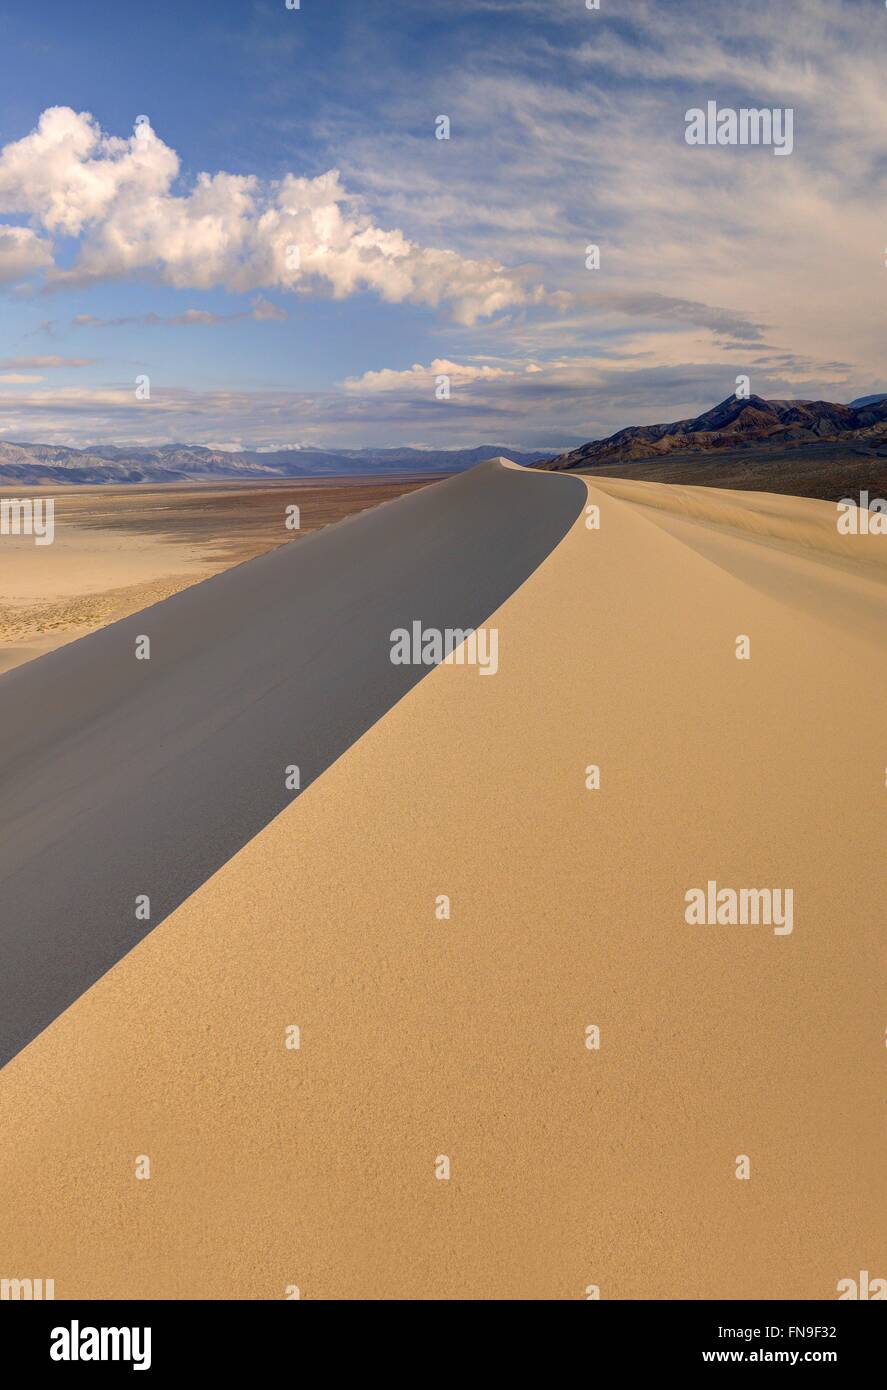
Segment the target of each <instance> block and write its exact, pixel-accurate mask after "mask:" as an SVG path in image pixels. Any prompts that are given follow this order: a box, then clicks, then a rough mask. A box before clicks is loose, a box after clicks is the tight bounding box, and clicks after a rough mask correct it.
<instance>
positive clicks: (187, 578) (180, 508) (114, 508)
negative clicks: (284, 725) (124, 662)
mask: <svg viewBox="0 0 887 1390" xmlns="http://www.w3.org/2000/svg"><path fill="white" fill-rule="evenodd" d="M427 481H428V480H427V479H421V480H419V479H412V478H406V477H404V478H393V479H372V480H366V479H346V478H342V479H324V480H323V481H322V482H314V481H304V480H287V481H285V482H275V483H270V484H266V485H257V484H255V483H249V484H244V483H216V484H209V483H202V484H199V483H195V484H186V483H182V484H179V483H174V484H170V483H167V484H159V485H158V484H129V485H126V486H112V487H106V486H94V487H93V486H84V487H57V488H46V487H41V488H33V487H32V488H18V489H15V490H14V491H15V496H16V497H17V498H32V499H44V500H45V499H47V498H52V499H53V502H54V505H55V538H54V540H53V543H52V544H51V545H36V544H35V543H34V540H33V539H32V538H31V537H30V536H23V535H20V536H16V535H4V536H0V672H2V671H7V670H10V669H11V668H12V667H14V666H19V665H21V664H22V663H23V662H25V661H30V660H31V659H32V658H34V657H37V656H42V655H43V653H44V652H48V651H52V650H54V649H55V648H56V647H59V646H63V645H64V644H65V643H66V642H71V641H73V640H74V639H75V638H77V637H83V636H85V635H86V634H87V633H89V632H94V631H95V630H96V629H97V628H100V627H104V626H106V625H107V624H108V623H113V622H116V621H117V620H118V619H120V618H125V617H127V616H128V615H129V614H130V613H138V612H140V611H141V610H142V609H143V608H146V607H148V606H149V605H150V604H153V603H158V602H159V601H160V600H161V599H164V598H168V597H169V596H170V595H171V594H176V593H179V592H180V590H182V589H186V588H188V586H189V585H191V584H194V583H196V582H197V581H198V580H201V579H206V578H208V577H209V576H210V575H212V574H218V573H219V572H220V571H222V570H225V569H228V568H229V567H230V566H231V565H236V564H240V563H241V562H242V561H244V560H251V559H253V558H254V557H255V556H256V555H262V554H264V553H265V552H266V551H268V550H272V549H274V547H275V546H278V545H282V544H285V543H286V542H288V541H291V540H293V539H298V538H299V536H300V535H306V534H308V533H310V532H311V531H316V530H318V529H320V528H321V527H323V526H327V525H329V524H330V523H332V522H336V521H340V520H342V518H343V517H345V516H350V515H352V514H353V513H355V512H359V511H363V510H365V509H366V508H368V507H373V506H376V505H377V504H378V503H380V502H385V501H389V500H390V499H392V498H394V497H398V496H400V495H401V494H402V493H404V492H410V491H413V490H414V489H415V488H417V487H423V486H426V485H427ZM291 503H295V504H296V505H297V506H298V507H299V511H300V516H299V521H300V529H299V531H298V532H295V531H292V530H288V529H287V526H286V509H287V506H288V505H290V504H291Z"/></svg>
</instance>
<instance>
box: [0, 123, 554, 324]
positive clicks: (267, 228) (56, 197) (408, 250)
mask: <svg viewBox="0 0 887 1390" xmlns="http://www.w3.org/2000/svg"><path fill="white" fill-rule="evenodd" d="M178 174H179V159H178V156H177V155H176V153H175V151H174V150H172V149H170V148H169V146H168V145H166V144H164V142H163V140H162V139H160V137H159V136H158V135H157V134H155V133H154V132H153V131H152V130H151V128H150V126H144V127H142V129H141V130H140V131H139V132H136V131H135V130H134V131H133V134H132V135H131V136H129V137H128V138H125V139H124V138H120V137H116V136H109V135H106V134H105V133H104V132H103V131H102V130H101V128H100V127H99V125H98V123H97V122H96V121H95V119H94V118H93V117H92V116H91V115H90V114H89V113H87V112H79V113H78V112H75V111H73V110H72V109H71V108H70V107H64V106H57V107H51V108H50V109H48V110H46V111H44V112H43V115H42V116H41V117H40V120H39V123H38V125H37V128H36V129H35V130H33V131H31V133H30V134H29V135H26V136H25V137H24V138H23V139H21V140H16V141H13V142H11V143H10V144H7V145H6V146H4V147H3V149H2V151H0V214H3V213H6V214H14V215H17V216H27V217H28V218H29V219H30V220H31V223H32V225H33V226H34V227H36V228H37V229H39V230H40V231H42V232H44V233H48V234H49V235H50V236H53V235H65V236H69V237H76V238H78V241H79V249H78V253H77V255H76V258H75V260H74V264H73V265H72V266H71V267H70V268H69V269H65V270H61V269H57V270H55V271H54V272H53V273H52V275H51V277H50V278H51V280H52V281H53V282H54V283H55V284H64V283H69V284H75V285H76V284H84V283H89V282H92V281H97V280H105V279H122V278H130V277H145V276H153V277H156V278H157V279H158V280H160V281H162V282H164V283H166V284H169V285H173V286H175V287H176V288H178V289H210V288H212V287H215V286H223V287H225V288H227V289H229V290H231V291H234V292H245V291H250V290H259V289H269V288H272V289H278V290H289V291H296V292H311V291H317V290H322V291H325V292H327V293H331V294H332V295H333V296H334V297H336V298H339V299H341V298H345V297H346V296H348V295H351V294H355V293H358V292H361V291H366V290H370V291H374V292H375V293H376V294H378V295H379V296H380V297H381V298H382V299H384V300H386V301H388V302H390V303H396V304H399V303H413V304H425V305H430V306H432V307H434V308H438V307H441V308H442V307H446V308H447V309H448V311H449V314H450V315H451V317H452V318H454V319H455V320H456V321H457V322H459V323H462V324H473V323H475V322H476V321H477V320H478V319H481V318H489V317H490V316H491V315H494V314H496V313H498V312H500V311H501V310H503V309H507V308H513V307H515V306H522V305H527V304H531V303H539V302H541V301H542V300H543V299H544V297H545V296H544V291H543V289H542V288H541V287H540V286H538V285H537V286H533V285H531V284H529V283H528V282H527V280H526V277H525V276H524V275H523V274H521V273H520V272H516V271H510V270H507V269H505V268H504V267H503V266H502V265H500V264H499V263H498V261H496V260H494V259H492V258H483V259H477V260H472V259H466V258H465V257H463V256H460V255H458V254H457V253H456V252H454V251H452V250H448V249H439V248H435V247H429V246H421V245H418V244H416V243H415V242H413V241H411V240H410V239H409V238H408V237H406V236H405V235H404V233H403V232H401V231H399V230H397V229H396V228H394V229H386V228H383V227H380V226H377V225H376V224H375V223H374V222H373V221H372V219H371V218H370V217H369V216H367V215H366V214H365V213H364V212H363V211H362V210H361V209H360V207H359V206H358V204H357V201H356V199H355V198H354V197H353V196H352V195H350V194H349V193H348V191H347V190H346V189H345V188H344V187H343V185H342V182H341V178H340V175H339V172H338V170H335V169H331V170H329V171H328V172H327V173H325V174H321V175H320V176H319V177H317V178H298V177H296V176H295V175H293V174H287V175H286V177H285V178H283V179H280V180H276V181H271V182H266V181H262V180H260V179H258V178H256V177H255V176H253V175H240V174H227V173H215V174H209V173H201V174H199V175H198V176H197V179H196V180H195V182H194V183H193V186H192V187H191V188H190V189H188V190H187V191H185V192H182V193H178V192H174V191H173V190H174V184H175V181H176V179H177V177H178ZM0 231H2V232H4V233H6V235H7V237H8V236H10V234H14V235H13V242H14V243H17V245H18V259H17V261H16V262H15V264H16V266H17V268H16V269H15V271H14V272H13V273H14V274H15V275H21V274H23V273H25V272H26V271H27V270H34V269H39V268H42V267H43V266H45V265H46V264H47V263H48V260H49V252H48V248H47V244H46V242H45V241H43V240H41V239H40V238H39V236H38V235H37V233H36V232H35V231H34V230H31V229H21V228H0ZM7 256H8V252H7ZM13 259H14V258H13ZM2 265H3V243H2V242H0V274H2V273H3V271H2ZM6 278H9V276H7V277H6Z"/></svg>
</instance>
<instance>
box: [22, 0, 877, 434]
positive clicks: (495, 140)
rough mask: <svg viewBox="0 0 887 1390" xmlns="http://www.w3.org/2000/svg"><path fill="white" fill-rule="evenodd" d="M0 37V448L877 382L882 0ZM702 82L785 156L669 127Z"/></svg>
mask: <svg viewBox="0 0 887 1390" xmlns="http://www.w3.org/2000/svg"><path fill="white" fill-rule="evenodd" d="M0 49H2V52H3V55H4V82H3V84H2V87H0V439H14V440H39V441H48V442H57V443H68V444H77V445H87V444H89V443H93V442H99V441H101V442H113V443H120V444H125V443H128V442H133V443H135V442H145V443H162V442H168V441H172V440H190V441H194V442H203V443H212V444H216V445H221V446H223V447H237V446H238V445H243V446H255V447H274V446H280V445H284V444H306V445H336V444H339V445H348V446H352V447H353V446H358V445H361V444H373V445H385V444H419V445H434V446H436V447H446V446H447V445H451V446H453V447H462V446H464V445H469V444H474V443H480V442H497V443H505V444H511V445H513V446H515V447H517V446H524V447H538V448H548V447H552V448H554V447H559V446H567V445H570V444H574V443H578V442H581V441H583V440H585V439H588V438H591V437H596V436H598V435H601V434H605V433H608V432H610V431H612V430H614V429H617V428H620V427H622V426H623V425H626V424H632V423H645V422H650V421H655V420H660V419H671V418H677V417H679V416H682V415H687V414H692V413H695V412H696V411H698V410H701V409H704V408H706V407H708V406H710V405H711V404H713V403H714V402H715V401H716V400H719V399H722V398H723V397H724V396H726V395H728V394H730V393H731V391H732V390H733V389H734V388H735V380H736V376H737V375H738V374H739V373H747V374H748V375H749V376H750V377H751V384H752V389H753V390H755V391H757V392H758V393H759V394H762V395H770V396H800V397H811V396H813V397H816V396H825V397H827V398H829V399H838V400H847V399H851V398H852V397H853V396H855V395H859V394H863V393H865V392H868V391H874V390H879V389H885V387H887V380H885V373H884V368H883V363H882V357H883V322H884V308H885V298H884V297H885V294H887V266H885V261H887V221H885V217H884V203H885V199H884V192H885V174H887V158H885V142H884V135H883V133H884V131H885V129H887V97H885V87H887V84H885V83H884V80H883V72H884V69H885V61H884V60H885V58H887V8H885V7H884V6H883V5H881V4H880V3H878V2H877V0H782V3H781V4H780V5H779V7H778V11H777V7H774V6H773V5H772V4H769V3H768V4H764V3H755V0H747V2H746V3H744V4H741V5H740V4H735V3H729V2H728V0H707V2H706V3H704V4H703V3H697V0H656V2H655V3H654V2H653V0H649V2H648V0H601V3H600V9H599V10H598V11H593V10H588V9H587V8H586V6H585V4H584V0H544V3H543V0H513V3H508V2H507V0H502V3H499V0H445V2H444V3H434V4H431V3H427V0H426V3H419V2H418V0H373V3H367V2H366V0H302V4H301V7H300V9H299V10H288V9H287V8H286V5H285V0H262V2H261V3H254V4H252V3H249V0H241V3H230V0H217V2H216V3H212V4H210V3H206V0H203V2H202V3H194V0H180V2H179V3H175V4H173V3H164V0H160V3H157V4H154V5H151V6H147V7H136V8H132V7H126V6H121V5H119V4H118V3H110V2H108V3H106V2H105V0H93V2H92V3H90V0H85V2H84V3H80V4H78V5H77V6H71V5H69V4H62V3H56V0H50V3H45V4H43V5H41V6H39V7H35V6H34V5H33V3H25V2H24V0H4V6H3V13H2V17H0ZM710 99H714V100H716V101H717V102H718V103H719V104H720V106H722V107H723V106H731V107H735V108H739V107H742V106H755V107H759V108H760V107H771V108H772V107H786V106H790V107H791V108H792V109H793V110H794V112H795V147H794V150H793V152H792V154H791V156H790V157H788V158H775V157H774V155H773V152H772V150H768V149H764V148H754V149H752V148H724V147H717V148H692V147H690V146H688V145H687V144H686V142H685V140H684V132H685V125H686V123H685V114H686V111H687V110H688V109H689V108H690V107H694V106H703V105H704V104H705V102H706V101H707V100H710ZM442 114H445V115H447V116H448V117H449V119H450V122H451V131H450V137H451V138H450V139H449V140H447V141H443V140H437V139H436V138H435V121H436V118H437V117H438V116H439V115H442ZM142 115H144V116H147V117H148V122H149V128H148V130H147V134H146V136H145V138H143V139H141V140H139V139H138V137H137V136H136V134H135V132H134V125H135V122H136V120H137V117H139V116H142ZM590 243H594V244H597V245H599V246H600V249H601V265H600V269H599V270H590V269H588V268H586V247H587V245H588V244H590ZM294 246H295V247H296V248H297V253H298V265H297V266H295V267H294V266H293V265H292V263H291V248H292V247H294ZM288 256H289V257H290V260H288V259H287V257H288ZM142 375H145V376H148V377H149V379H150V386H151V396H150V400H147V401H138V400H136V397H135V379H136V377H137V376H142ZM442 377H446V378H448V381H449V385H450V395H449V399H447V400H440V399H438V397H437V394H436V387H437V385H438V382H439V380H440V378H442Z"/></svg>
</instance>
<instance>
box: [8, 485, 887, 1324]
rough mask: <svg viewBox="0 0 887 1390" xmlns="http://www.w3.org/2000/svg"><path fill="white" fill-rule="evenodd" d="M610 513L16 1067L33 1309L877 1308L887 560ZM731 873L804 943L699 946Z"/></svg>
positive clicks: (687, 504)
mask: <svg viewBox="0 0 887 1390" xmlns="http://www.w3.org/2000/svg"><path fill="white" fill-rule="evenodd" d="M551 486H552V487H557V486H559V480H558V479H557V477H553V478H552V479H551ZM588 488H589V504H590V505H593V506H597V507H599V508H600V529H599V530H595V529H588V528H587V526H586V519H585V518H584V517H582V516H580V518H579V520H578V521H577V522H576V524H575V525H574V527H573V528H572V530H570V531H569V532H568V534H567V535H566V537H565V539H564V540H563V541H562V542H561V544H560V545H559V546H558V547H557V548H556V549H555V550H554V551H553V552H552V553H551V554H550V556H549V557H548V559H547V560H546V561H545V562H544V563H543V564H542V566H541V568H539V569H538V570H537V571H536V572H535V574H533V575H532V576H531V578H530V579H529V580H528V581H527V582H526V583H525V584H524V585H523V586H522V587H521V588H520V589H518V590H517V592H516V593H515V594H513V595H512V597H511V598H510V599H509V600H508V601H507V602H506V603H505V604H504V605H503V607H502V608H501V609H500V610H499V611H498V613H496V614H495V615H494V616H493V617H492V618H491V619H490V622H489V623H488V624H487V626H489V627H496V628H497V629H498V632H499V671H498V674H497V675H495V676H494V677H484V676H481V675H480V673H479V671H478V670H477V669H476V668H474V667H472V666H469V665H465V666H460V665H442V666H439V667H437V668H436V669H434V670H433V671H432V672H431V673H430V674H429V675H428V676H427V677H426V678H425V679H424V680H423V681H422V682H421V683H420V684H419V685H417V686H416V687H415V688H414V689H413V690H412V691H411V692H410V693H409V694H408V695H406V696H405V698H404V699H403V700H401V701H400V703H399V704H398V705H396V706H395V707H394V708H393V709H392V710H391V711H390V712H389V713H388V714H386V715H385V716H384V717H383V718H382V719H381V720H379V722H378V723H376V724H375V725H374V726H373V727H372V728H371V729H370V730H369V731H368V732H367V733H366V734H365V735H364V736H363V737H362V738H360V739H359V741H358V742H357V743H355V744H354V745H353V746H352V747H351V748H350V749H349V751H348V752H346V753H345V754H344V755H343V756H342V757H341V758H340V759H339V760H338V761H337V762H336V763H335V764H333V766H332V767H330V768H329V769H328V770H327V771H326V773H325V774H324V775H323V776H322V777H320V778H319V779H318V780H317V781H316V782H315V783H314V784H313V785H312V786H311V787H310V788H309V789H308V790H307V791H306V792H305V793H304V795H302V796H301V797H300V798H299V799H298V800H297V801H296V802H294V803H293V804H292V805H291V806H290V807H289V808H287V809H286V810H285V811H284V812H283V813H282V814H281V815H280V816H278V817H277V819H276V820H274V821H273V822H272V823H271V824H270V825H269V826H268V827H267V828H266V829H265V830H264V831H263V832H262V833H261V834H260V835H258V836H257V837H256V838H255V839H254V840H252V841H251V842H250V843H249V844H248V845H247V846H246V847H245V848H244V849H243V850H242V851H241V852H240V853H238V854H237V855H236V856H235V857H234V858H233V859H231V860H230V861H229V862H228V863H227V864H226V865H225V866H224V867H223V868H222V869H221V870H220V871H219V872H218V873H217V874H216V875H215V876H214V877H213V878H212V879H211V880H210V881H209V882H207V883H206V884H205V885H204V886H203V887H202V888H201V889H200V890H198V891H197V892H196V893H194V894H193V896H192V897H191V898H190V899H188V900H187V901H186V902H185V903H184V904H183V906H182V907H180V908H179V909H178V910H177V911H176V912H175V913H174V914H173V915H172V916H171V917H169V918H168V919H167V920H166V921H165V922H164V923H162V924H161V925H160V926H159V927H158V928H157V930H156V931H154V932H153V933H152V934H151V935H150V936H149V937H147V938H146V939H145V940H144V941H143V942H141V943H140V944H139V945H138V946H137V947H136V948H135V949H134V950H133V951H132V952H131V953H130V954H129V955H128V956H127V957H126V958H125V959H124V960H122V961H121V962H120V963H119V964H118V965H117V966H115V967H114V968H113V969H112V970H111V971H110V972H109V973H108V974H107V975H105V976H104V977H103V978H102V979H101V980H100V981H99V982H98V983H97V984H95V985H94V986H93V987H92V989H90V990H89V991H88V992H87V993H86V994H85V995H84V996H83V997H81V998H80V999H79V1000H78V1001H77V1002H76V1003H75V1004H74V1005H73V1006H72V1007H71V1008H70V1009H68V1010H67V1012H66V1013H64V1014H63V1015H61V1016H60V1017H59V1018H58V1019H57V1020H56V1021H55V1023H53V1024H52V1025H51V1026H50V1027H49V1028H48V1029H47V1030H46V1031H45V1032H44V1033H42V1034H41V1035H40V1036H39V1037H38V1038H37V1039H36V1040H35V1041H34V1042H33V1043H31V1044H30V1046H28V1047H27V1048H26V1049H25V1050H24V1051H23V1052H22V1053H20V1054H19V1056H18V1057H16V1058H15V1059H14V1060H13V1061H12V1062H11V1063H10V1064H9V1065H8V1066H7V1067H6V1068H5V1070H4V1071H3V1072H2V1073H0V1183H2V1190H3V1193H4V1201H3V1203H2V1205H0V1251H2V1256H3V1262H4V1268H3V1270H2V1272H3V1273H4V1274H8V1275H17V1276H19V1277H22V1276H31V1277H44V1278H54V1279H55V1281H56V1297H57V1298H65V1297H87V1298H113V1297H121V1298H184V1299H188V1298H195V1299H199V1298H223V1297H227V1298H260V1299H275V1298H285V1297H287V1296H288V1295H289V1296H292V1291H293V1289H294V1288H298V1290H299V1291H300V1296H301V1297H303V1298H313V1299H394V1298H410V1299H584V1298H586V1297H588V1296H590V1294H591V1296H594V1290H595V1289H598V1290H599V1291H600V1296H601V1297H602V1298H639V1299H640V1298H656V1299H680V1298H692V1299H710V1298H730V1299H732V1298H763V1299H788V1298H800V1299H818V1298H833V1297H836V1296H837V1291H836V1285H837V1283H838V1281H839V1280H841V1279H843V1278H854V1279H856V1278H858V1277H859V1271H860V1270H864V1269H865V1270H869V1271H870V1273H871V1275H872V1276H873V1277H874V1276H876V1275H877V1276H884V1275H887V1238H885V1208H884V1182H883V1173H884V1160H885V1125H884V1121H885V1104H884V1095H885V1076H884V1068H885V1066H887V1049H885V1046H884V1027H885V1010H884V989H883V979H884V972H883V963H884V957H883V938H884V931H883V921H884V902H883V872H882V869H881V865H882V864H883V851H884V843H885V831H887V788H885V766H887V743H885V739H887V734H885V732H884V731H885V729H887V720H885V691H887V648H885V643H884V640H883V637H884V633H885V631H887V583H885V569H884V561H883V558H882V556H883V551H882V550H879V549H878V548H877V543H876V544H875V545H872V543H871V539H875V540H876V538H871V539H869V538H863V537H847V538H845V539H844V541H843V542H842V543H841V544H840V545H838V546H837V547H836V544H835V537H834V519H835V512H834V508H833V507H829V506H828V505H827V504H825V503H822V502H819V503H817V502H810V503H806V502H803V501H798V500H792V499H785V498H780V499H778V501H774V499H772V498H769V497H763V496H760V495H745V496H742V497H739V496H733V495H730V494H713V493H708V492H704V491H697V490H695V489H665V488H660V487H656V486H652V485H644V484H639V485H634V484H631V483H626V482H618V483H609V482H606V481H603V482H598V481H594V482H593V483H589V484H588ZM589 520H592V521H593V520H594V518H593V516H592V517H590V518H589ZM883 544H884V541H883V539H882V545H883ZM421 616H422V615H421V614H416V617H418V618H421ZM741 635H744V636H747V637H748V638H749V639H750V650H751V659H750V660H737V657H736V640H737V637H739V636H741ZM878 636H880V640H878ZM590 765H597V766H598V767H599V768H600V779H601V785H600V788H599V790H589V789H587V786H586V770H587V768H588V767H589V766H590ZM709 880H715V881H716V882H717V884H718V885H719V886H728V887H733V888H736V889H739V888H743V887H744V888H763V887H769V888H775V887H779V888H785V889H788V888H790V889H792V890H793V893H794V911H793V931H792V932H791V934H786V935H777V934H775V933H774V931H773V929H772V927H768V926H765V925H758V926H751V925H749V926H730V925H713V926H701V925H688V923H687V922H686V921H685V917H684V912H685V894H686V892H687V890H688V889H690V888H693V887H701V888H705V886H706V884H707V882H708V881H709ZM440 895H448V897H449V899H450V903H451V916H450V918H449V920H441V919H440V918H439V916H438V915H437V913H436V903H437V902H438V900H439V898H440ZM293 1025H296V1026H298V1028H299V1029H300V1030H301V1033H300V1042H301V1045H300V1047H299V1048H298V1049H288V1048H287V1046H286V1045H285V1043H286V1038H287V1030H288V1028H290V1027H292V1026H293ZM592 1025H594V1026H596V1027H597V1028H599V1029H600V1047H599V1048H597V1049H595V1048H593V1047H592V1048H589V1047H588V1046H587V1045H586V1041H587V1029H588V1028H589V1027H591V1026H592ZM291 1036H292V1035H291ZM592 1041H593V1035H592ZM444 1156H446V1158H447V1159H448V1160H449V1164H450V1176H449V1178H448V1179H446V1178H445V1179H443V1180H440V1179H439V1177H438V1174H439V1173H440V1172H442V1171H444V1168H445V1165H444V1164H443V1162H442V1159H443V1157H444ZM743 1156H745V1157H747V1159H748V1161H749V1164H750V1178H749V1180H739V1179H737V1177H736V1171H737V1162H738V1160H740V1159H741V1157H743ZM145 1157H147V1158H148V1159H149V1160H150V1178H149V1179H139V1178H137V1177H136V1170H137V1165H138V1163H139V1161H140V1160H143V1159H144V1158H145ZM142 1171H145V1170H144V1163H143V1162H142Z"/></svg>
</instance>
